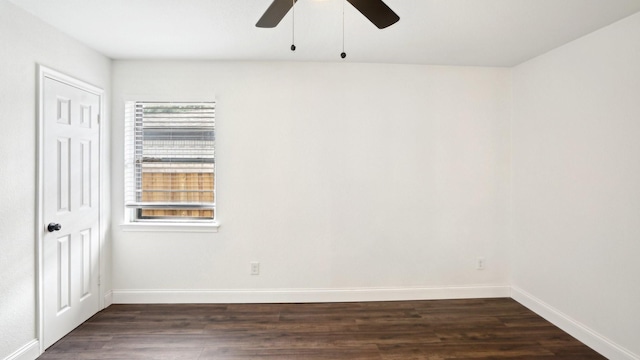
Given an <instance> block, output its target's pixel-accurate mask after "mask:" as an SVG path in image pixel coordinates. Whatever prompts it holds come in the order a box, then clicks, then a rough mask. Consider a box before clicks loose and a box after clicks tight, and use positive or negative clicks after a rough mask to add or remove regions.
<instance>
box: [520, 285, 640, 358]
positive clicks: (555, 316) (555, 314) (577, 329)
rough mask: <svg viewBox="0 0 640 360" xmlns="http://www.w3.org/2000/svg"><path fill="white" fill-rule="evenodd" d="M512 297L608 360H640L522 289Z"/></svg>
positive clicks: (635, 355)
mask: <svg viewBox="0 0 640 360" xmlns="http://www.w3.org/2000/svg"><path fill="white" fill-rule="evenodd" d="M511 297H512V298H513V299H514V300H516V301H517V302H519V303H521V304H522V305H524V306H526V307H527V308H529V309H530V310H532V311H533V312H535V313H536V314H538V315H540V316H542V317H543V318H545V319H547V320H548V321H549V322H551V323H552V324H554V325H555V326H557V327H559V328H560V329H562V330H564V331H565V332H567V333H568V334H569V335H571V336H573V337H575V338H576V339H578V340H580V341H581V342H582V343H584V344H586V345H587V346H589V347H590V348H592V349H594V350H595V351H597V352H599V353H600V354H602V355H603V356H605V357H607V358H608V359H613V360H640V356H639V355H637V354H634V353H632V352H631V351H629V350H627V349H625V348H624V347H622V346H620V345H618V344H616V343H614V342H613V341H611V340H609V339H607V338H606V337H605V336H603V335H601V334H599V333H597V332H596V331H594V330H593V329H591V328H589V327H587V326H585V325H583V324H581V323H580V322H578V321H576V320H575V319H572V318H571V317H569V316H567V315H566V314H564V313H563V312H561V311H559V310H558V309H556V308H554V307H552V306H550V305H549V304H546V303H545V302H544V301H542V300H540V299H538V298H536V297H535V296H533V295H531V294H529V293H527V292H526V291H524V290H522V289H519V288H517V287H512V288H511Z"/></svg>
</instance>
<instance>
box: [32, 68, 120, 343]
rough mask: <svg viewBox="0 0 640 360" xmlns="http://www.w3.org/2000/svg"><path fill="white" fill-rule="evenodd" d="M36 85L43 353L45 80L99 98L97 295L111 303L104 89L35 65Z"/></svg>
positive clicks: (39, 311) (39, 312)
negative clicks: (108, 296)
mask: <svg viewBox="0 0 640 360" xmlns="http://www.w3.org/2000/svg"><path fill="white" fill-rule="evenodd" d="M37 74H38V77H37V81H38V84H37V88H38V103H37V122H38V124H37V141H36V145H37V171H36V178H37V181H36V183H37V187H36V201H37V203H36V229H35V234H36V268H37V270H36V272H37V279H36V309H37V310H36V335H37V339H38V347H39V350H40V354H42V353H43V352H44V350H45V349H44V341H43V339H44V236H45V220H44V216H43V211H44V206H43V200H44V199H43V196H44V82H45V79H51V80H55V81H58V82H61V83H63V84H66V85H69V86H73V87H75V88H78V89H81V90H83V91H86V92H89V93H91V94H94V95H97V96H98V97H99V98H100V101H99V106H100V111H99V114H100V115H99V121H98V133H99V135H98V139H99V141H100V144H99V147H98V148H99V151H98V152H99V154H98V161H99V166H98V168H99V170H98V203H99V204H98V234H99V239H98V240H99V244H100V245H99V246H98V253H99V256H98V262H99V266H98V269H99V270H98V271H99V274H98V297H99V306H98V309H99V310H102V309H104V308H105V307H106V306H108V305H110V304H105V297H106V294H103V292H104V286H103V285H102V275H103V274H104V273H105V270H106V269H105V266H106V262H105V259H104V256H105V254H104V251H103V247H104V245H105V233H106V231H105V230H106V229H105V224H107V221H106V218H105V216H106V214H107V212H106V211H105V210H106V209H105V208H104V206H105V204H106V203H107V202H106V201H105V200H106V199H105V196H106V194H105V191H104V184H105V183H106V181H105V179H104V176H106V171H105V165H106V159H105V157H106V154H107V151H106V147H105V146H106V144H105V131H103V128H104V127H105V125H106V121H105V118H106V117H105V116H104V114H105V92H104V90H103V89H102V88H100V87H97V86H95V85H92V84H89V83H87V82H84V81H82V80H79V79H77V78H75V77H73V76H70V75H67V74H64V73H62V72H59V71H56V70H53V69H51V68H49V67H46V66H43V65H40V64H37Z"/></svg>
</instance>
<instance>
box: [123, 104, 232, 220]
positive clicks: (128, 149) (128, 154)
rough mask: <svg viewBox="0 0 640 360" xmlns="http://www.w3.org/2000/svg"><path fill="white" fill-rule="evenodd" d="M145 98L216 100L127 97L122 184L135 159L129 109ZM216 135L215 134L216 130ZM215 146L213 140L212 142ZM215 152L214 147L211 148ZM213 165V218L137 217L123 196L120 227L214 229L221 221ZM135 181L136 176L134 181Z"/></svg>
mask: <svg viewBox="0 0 640 360" xmlns="http://www.w3.org/2000/svg"><path fill="white" fill-rule="evenodd" d="M137 102H144V103H151V102H158V103H212V104H214V106H215V104H216V102H215V100H204V101H167V100H165V99H162V100H140V99H135V100H127V101H125V114H124V117H125V119H124V120H125V121H124V123H125V144H124V148H125V149H124V150H125V154H124V155H125V159H124V170H125V171H124V172H125V179H124V180H125V188H126V187H127V184H129V185H131V180H130V179H129V178H130V177H135V174H134V169H133V167H134V163H135V160H132V159H134V158H135V135H134V129H135V114H134V113H128V112H129V111H130V110H131V109H132V107H134V108H135V103H137ZM216 135H217V134H216ZM214 146H215V144H214ZM214 153H215V150H214ZM215 169H216V167H215V165H214V180H213V181H214V184H213V191H214V218H213V219H197V218H185V219H180V218H176V219H162V218H157V219H153V218H152V219H140V218H138V210H139V209H137V208H130V207H127V206H126V205H127V199H125V209H124V215H125V219H124V223H123V224H122V225H121V228H122V230H123V231H162V232H172V231H175V232H217V231H218V227H219V226H220V224H219V223H218V220H217V218H218V216H217V215H218V211H217V208H216V207H215V202H216V201H217V174H216V171H215ZM133 183H135V180H134V181H133ZM127 196H128V194H127V189H125V197H127Z"/></svg>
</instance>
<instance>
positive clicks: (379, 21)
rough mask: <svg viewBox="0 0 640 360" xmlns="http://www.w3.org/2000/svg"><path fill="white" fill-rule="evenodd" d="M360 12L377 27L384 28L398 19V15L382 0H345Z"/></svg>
mask: <svg viewBox="0 0 640 360" xmlns="http://www.w3.org/2000/svg"><path fill="white" fill-rule="evenodd" d="M347 1H348V2H350V3H351V5H353V7H355V8H356V9H358V11H360V12H361V13H362V15H364V16H365V17H366V18H367V19H369V21H371V22H372V23H373V25H375V26H377V27H378V29H384V28H386V27H387V26H391V25H393V24H395V23H396V22H398V20H400V17H399V16H398V15H397V14H396V13H395V12H393V10H391V8H390V7H388V6H387V4H385V3H384V2H383V1H382V0H347Z"/></svg>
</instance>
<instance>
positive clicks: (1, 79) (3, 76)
mask: <svg viewBox="0 0 640 360" xmlns="http://www.w3.org/2000/svg"><path fill="white" fill-rule="evenodd" d="M37 63H40V64H43V65H46V66H48V67H51V68H54V69H56V70H59V71H62V72H65V73H67V74H70V75H73V76H75V77H78V78H80V79H82V80H85V81H87V82H90V83H92V84H95V85H97V86H100V87H102V88H104V89H105V90H106V92H107V94H109V90H110V60H109V59H107V58H105V57H104V56H102V55H100V54H98V53H96V52H95V51H93V50H90V49H88V48H87V47H85V46H83V45H81V44H79V43H78V42H76V41H75V40H72V39H70V38H69V37H67V36H65V35H63V34H62V33H60V32H59V31H57V30H55V29H53V28H51V27H50V26H48V25H45V24H44V23H42V22H41V21H40V20H37V19H36V18H34V17H33V16H31V15H30V14H28V13H26V12H25V11H23V10H21V9H18V8H17V7H15V6H14V5H12V4H10V3H9V2H7V1H6V0H0V124H1V126H2V131H0V189H1V190H2V191H0V204H1V206H0V229H2V231H1V232H0V359H4V358H5V357H7V356H9V355H10V354H12V353H14V352H15V351H16V350H18V349H20V348H21V347H22V346H24V345H26V344H28V343H29V342H31V341H33V340H34V339H35V338H36V292H35V291H36V277H37V276H36V261H35V260H36V253H35V249H36V247H35V243H36V235H35V219H36V213H35V211H36V208H35V203H36V167H37V165H36V148H37V146H36V132H37V128H36V103H37V92H36V88H37V87H36V83H37V75H36V64H37ZM107 104H109V103H108V102H107ZM108 110H109V109H107V111H108ZM107 275H108V274H107ZM105 281H107V282H108V281H109V279H108V277H107V278H106V279H105Z"/></svg>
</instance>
